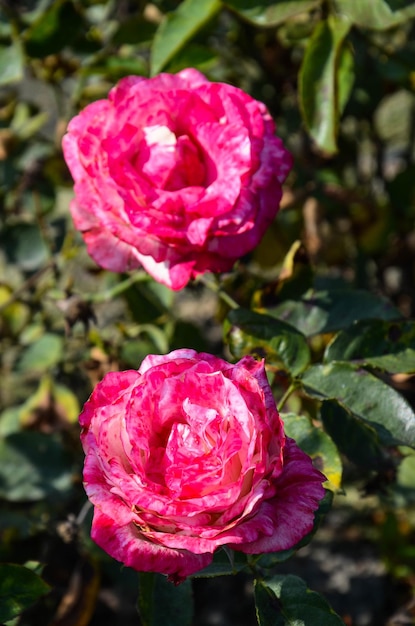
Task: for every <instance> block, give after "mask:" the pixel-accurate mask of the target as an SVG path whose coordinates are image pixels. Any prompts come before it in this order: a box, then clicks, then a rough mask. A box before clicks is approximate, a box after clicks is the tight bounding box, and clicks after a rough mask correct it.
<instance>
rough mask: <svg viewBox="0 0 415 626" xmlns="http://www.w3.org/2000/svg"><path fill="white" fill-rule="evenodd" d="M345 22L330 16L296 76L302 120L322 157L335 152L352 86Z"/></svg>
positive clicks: (318, 30) (320, 26) (317, 30)
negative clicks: (343, 108) (340, 118)
mask: <svg viewBox="0 0 415 626" xmlns="http://www.w3.org/2000/svg"><path fill="white" fill-rule="evenodd" d="M349 29H350V22H349V21H348V20H341V19H338V18H335V17H334V16H332V15H330V16H329V17H328V19H327V20H326V21H324V22H320V23H319V24H318V25H317V26H316V28H315V30H314V32H313V35H312V36H311V38H310V41H309V43H308V46H307V49H306V52H305V55H304V59H303V63H302V66H301V70H300V74H299V97H300V105H301V110H302V115H303V119H304V122H305V125H306V128H307V130H308V132H309V133H310V135H311V137H312V138H313V139H314V140H315V142H316V144H317V146H318V147H319V148H320V149H321V150H323V151H324V152H325V153H326V154H328V155H331V154H334V153H335V152H337V143H336V136H337V128H338V123H339V117H340V112H341V108H342V107H344V104H345V102H346V100H347V98H348V95H349V93H350V89H351V86H352V78H351V76H352V74H351V67H352V65H351V63H352V61H353V59H352V57H351V54H350V51H348V49H347V48H344V47H343V43H344V39H345V37H346V35H347V33H348V31H349Z"/></svg>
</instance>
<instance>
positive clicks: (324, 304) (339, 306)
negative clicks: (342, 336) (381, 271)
mask: <svg viewBox="0 0 415 626" xmlns="http://www.w3.org/2000/svg"><path fill="white" fill-rule="evenodd" d="M266 313H269V314H270V315H272V316H273V317H277V318H278V319H280V320H283V321H285V322H288V323H289V324H292V326H295V328H297V329H298V330H299V331H301V332H302V333H304V335H306V336H307V337H310V336H311V335H317V334H319V333H331V332H333V331H337V330H342V329H343V328H347V327H348V326H350V325H351V324H353V322H355V321H356V320H364V319H372V318H380V319H382V320H396V319H399V318H401V317H402V315H401V313H400V311H399V310H398V309H395V307H394V306H393V305H392V304H391V303H390V302H389V301H388V300H386V298H381V297H380V296H376V295H374V294H372V293H370V292H369V291H364V290H359V289H331V290H330V291H314V292H309V293H307V294H305V296H303V298H301V300H297V301H294V300H287V301H286V302H282V303H281V304H280V305H278V306H277V307H275V308H273V309H272V310H268V311H266Z"/></svg>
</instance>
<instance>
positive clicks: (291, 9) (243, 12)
mask: <svg viewBox="0 0 415 626" xmlns="http://www.w3.org/2000/svg"><path fill="white" fill-rule="evenodd" d="M320 3H321V0H283V1H282V2H281V0H261V1H259V0H225V1H224V5H225V6H227V7H229V8H230V9H232V10H233V11H235V13H237V14H238V15H240V16H241V17H243V18H244V19H245V20H247V21H248V22H252V23H253V24H255V25H256V26H277V24H281V23H282V22H285V20H287V19H289V18H290V17H294V16H295V15H298V14H299V13H305V12H306V11H310V10H311V9H314V8H315V7H316V6H318V5H319V4H320Z"/></svg>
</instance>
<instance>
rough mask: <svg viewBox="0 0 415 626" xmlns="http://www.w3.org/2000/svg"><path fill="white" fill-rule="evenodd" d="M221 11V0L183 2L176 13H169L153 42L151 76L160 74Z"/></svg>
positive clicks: (184, 0) (187, 0) (185, 0)
mask: <svg viewBox="0 0 415 626" xmlns="http://www.w3.org/2000/svg"><path fill="white" fill-rule="evenodd" d="M219 9H220V2H219V0H183V2H181V3H180V4H179V6H178V7H177V9H176V10H175V11H174V12H172V13H168V14H167V16H166V17H165V19H164V20H163V22H162V23H161V24H160V26H159V28H158V29H157V32H156V35H155V37H154V40H153V45H152V50H151V62H150V69H151V75H152V76H154V75H155V74H157V73H158V72H160V71H161V70H162V69H163V68H164V67H165V65H166V64H167V63H168V62H169V61H170V60H171V59H172V58H173V56H174V55H175V54H176V52H178V51H179V50H180V49H181V48H183V46H184V45H185V44H186V43H187V42H188V41H189V39H191V38H192V37H193V36H194V35H195V34H196V33H197V32H198V30H200V29H201V28H202V26H204V25H205V24H206V23H207V22H208V21H209V20H210V19H212V17H213V16H214V15H216V13H217V12H218V11H219Z"/></svg>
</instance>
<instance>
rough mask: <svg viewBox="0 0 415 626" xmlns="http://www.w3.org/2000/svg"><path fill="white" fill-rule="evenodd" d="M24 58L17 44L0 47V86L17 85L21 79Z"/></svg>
mask: <svg viewBox="0 0 415 626" xmlns="http://www.w3.org/2000/svg"><path fill="white" fill-rule="evenodd" d="M23 70H24V57H23V52H22V48H21V45H20V44H19V43H17V42H15V43H11V44H9V45H8V46H0V85H8V84H10V83H17V82H19V81H21V80H22V78H23Z"/></svg>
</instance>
